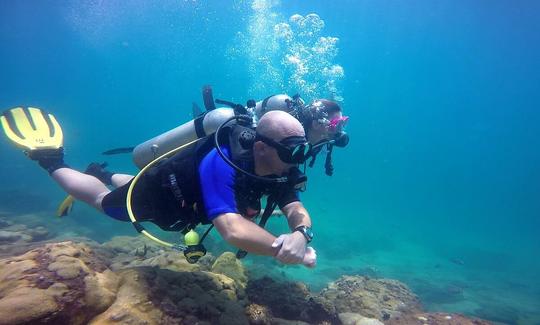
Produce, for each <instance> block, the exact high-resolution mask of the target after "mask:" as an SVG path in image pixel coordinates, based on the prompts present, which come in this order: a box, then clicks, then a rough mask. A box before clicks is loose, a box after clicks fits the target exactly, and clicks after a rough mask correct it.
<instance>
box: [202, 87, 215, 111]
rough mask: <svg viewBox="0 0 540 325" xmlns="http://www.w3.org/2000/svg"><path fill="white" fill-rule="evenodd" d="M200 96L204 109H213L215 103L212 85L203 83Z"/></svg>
mask: <svg viewBox="0 0 540 325" xmlns="http://www.w3.org/2000/svg"><path fill="white" fill-rule="evenodd" d="M202 96H203V102H204V107H205V108H206V111H212V110H215V109H216V104H214V95H212V87H211V86H210V85H205V86H204V87H203V89H202Z"/></svg>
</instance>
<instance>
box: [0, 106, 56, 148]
mask: <svg viewBox="0 0 540 325" xmlns="http://www.w3.org/2000/svg"><path fill="white" fill-rule="evenodd" d="M0 122H1V123H2V128H3V129H4V132H5V133H6V135H7V137H8V138H9V139H10V140H11V141H12V142H13V143H14V144H15V145H16V146H18V147H20V148H23V149H24V150H26V151H28V152H31V151H33V150H39V149H59V148H61V147H62V146H63V143H64V135H63V133H62V128H61V127H60V124H58V121H56V118H55V117H54V116H53V115H52V114H49V113H47V112H45V111H43V110H42V109H40V108H35V107H15V108H12V109H10V110H7V111H5V112H4V113H3V114H2V115H1V116H0Z"/></svg>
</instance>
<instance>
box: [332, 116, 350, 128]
mask: <svg viewBox="0 0 540 325" xmlns="http://www.w3.org/2000/svg"><path fill="white" fill-rule="evenodd" d="M348 120H349V117H348V116H341V117H335V118H333V119H331V120H330V123H328V131H330V132H340V131H341V130H343V128H344V127H345V124H347V121H348Z"/></svg>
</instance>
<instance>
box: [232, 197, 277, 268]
mask: <svg viewBox="0 0 540 325" xmlns="http://www.w3.org/2000/svg"><path fill="white" fill-rule="evenodd" d="M276 207H277V202H276V200H275V199H274V196H273V195H270V196H269V197H268V199H267V200H266V207H264V212H263V215H262V216H261V221H259V227H261V228H264V227H265V226H266V222H267V221H268V219H269V218H270V216H272V212H274V210H275V209H276ZM247 253H248V252H246V251H245V250H242V249H239V250H238V251H237V252H236V258H238V259H240V258H244V257H246V255H247Z"/></svg>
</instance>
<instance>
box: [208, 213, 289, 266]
mask: <svg viewBox="0 0 540 325" xmlns="http://www.w3.org/2000/svg"><path fill="white" fill-rule="evenodd" d="M212 222H213V224H214V226H216V228H217V230H218V231H219V233H220V234H221V236H222V237H223V239H225V240H226V241H227V242H228V243H229V244H231V245H234V246H236V247H238V248H240V249H243V250H245V251H247V252H250V253H254V254H258V255H269V256H275V255H276V254H277V253H278V251H279V247H272V243H273V242H274V240H276V237H274V236H273V235H272V234H271V233H269V232H268V231H266V230H264V229H263V228H261V227H259V226H258V225H257V224H255V223H254V222H252V221H250V220H247V219H246V218H244V217H243V216H242V215H240V214H237V213H223V214H220V215H219V216H218V217H217V218H215V219H214V220H213V221H212Z"/></svg>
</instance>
